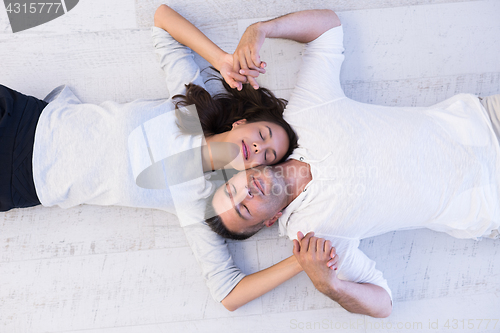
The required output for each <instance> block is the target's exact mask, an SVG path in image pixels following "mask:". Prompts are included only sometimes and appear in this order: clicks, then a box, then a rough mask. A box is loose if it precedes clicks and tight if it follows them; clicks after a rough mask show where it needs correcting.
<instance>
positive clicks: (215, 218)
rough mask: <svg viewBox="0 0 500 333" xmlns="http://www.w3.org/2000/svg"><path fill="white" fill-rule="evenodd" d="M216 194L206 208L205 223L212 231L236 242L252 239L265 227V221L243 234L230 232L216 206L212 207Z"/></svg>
mask: <svg viewBox="0 0 500 333" xmlns="http://www.w3.org/2000/svg"><path fill="white" fill-rule="evenodd" d="M214 194H215V192H214V193H213V194H212V195H211V196H210V197H209V198H208V199H207V205H206V207H205V222H206V223H207V224H208V226H209V227H210V229H212V231H213V232H215V233H216V234H218V235H220V236H222V237H224V238H229V239H234V240H244V239H247V238H250V237H251V236H253V235H255V234H256V233H257V232H258V231H259V230H260V229H262V227H264V221H262V223H259V224H257V225H256V226H255V227H253V228H251V229H250V230H246V231H244V232H242V233H236V232H232V231H230V230H229V229H228V228H226V226H225V225H224V223H223V222H222V218H221V217H220V216H219V215H217V214H216V213H215V209H214V206H213V205H212V201H213V199H214Z"/></svg>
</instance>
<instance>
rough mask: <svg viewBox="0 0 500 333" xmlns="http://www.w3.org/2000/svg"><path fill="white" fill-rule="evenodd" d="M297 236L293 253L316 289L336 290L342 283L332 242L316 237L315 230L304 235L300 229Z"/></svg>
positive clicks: (321, 290)
mask: <svg viewBox="0 0 500 333" xmlns="http://www.w3.org/2000/svg"><path fill="white" fill-rule="evenodd" d="M297 238H298V239H299V240H295V239H294V240H293V254H294V256H295V258H297V261H298V262H299V264H300V265H301V266H302V269H303V270H304V271H305V272H306V273H307V275H308V276H309V278H310V279H311V281H312V282H313V284H314V286H315V287H316V289H318V290H319V291H320V292H322V293H327V291H331V290H336V288H337V287H338V286H339V284H340V280H339V279H338V278H337V272H336V270H337V265H338V256H337V254H336V253H335V248H333V247H332V243H331V242H330V241H329V240H325V239H323V238H317V237H314V232H309V233H308V234H307V235H306V236H305V237H304V235H303V234H302V233H301V232H300V231H299V232H298V233H297Z"/></svg>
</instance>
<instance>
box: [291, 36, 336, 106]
mask: <svg viewBox="0 0 500 333" xmlns="http://www.w3.org/2000/svg"><path fill="white" fill-rule="evenodd" d="M343 61H344V46H343V30H342V26H338V27H335V28H332V29H330V30H328V31H326V32H325V33H323V34H322V35H321V36H319V37H318V38H316V39H315V40H313V41H312V42H309V43H308V44H307V45H306V47H305V50H304V55H303V56H302V64H301V67H300V71H299V76H298V79H297V84H296V86H295V88H294V89H293V91H292V95H291V97H290V100H289V103H288V106H287V110H286V112H288V111H291V110H292V109H293V110H294V111H295V110H297V108H300V109H305V108H309V107H312V106H315V105H319V104H322V103H325V102H329V101H331V100H335V99H337V98H341V97H345V95H344V92H343V90H342V87H341V86H340V67H341V66H342V62H343Z"/></svg>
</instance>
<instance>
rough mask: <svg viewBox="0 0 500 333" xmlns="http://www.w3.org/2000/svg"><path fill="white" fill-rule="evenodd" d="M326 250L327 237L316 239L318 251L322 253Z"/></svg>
mask: <svg viewBox="0 0 500 333" xmlns="http://www.w3.org/2000/svg"><path fill="white" fill-rule="evenodd" d="M324 250H325V239H324V238H318V240H317V241H316V251H317V252H319V253H322V252H323V251H324Z"/></svg>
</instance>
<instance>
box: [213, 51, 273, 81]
mask: <svg viewBox="0 0 500 333" xmlns="http://www.w3.org/2000/svg"><path fill="white" fill-rule="evenodd" d="M233 59H234V55H232V54H228V53H225V54H224V56H223V57H222V58H221V59H220V60H219V64H218V67H219V71H220V73H221V75H222V77H223V78H224V80H225V81H226V83H227V84H229V86H230V87H231V88H236V89H238V90H241V89H243V84H244V83H247V82H248V81H249V80H248V78H249V77H250V78H252V79H253V78H255V77H257V76H259V74H260V73H265V70H264V71H262V70H261V71H257V70H247V71H246V72H245V74H244V75H242V74H239V73H238V71H234V70H233V63H234V60H233Z"/></svg>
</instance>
